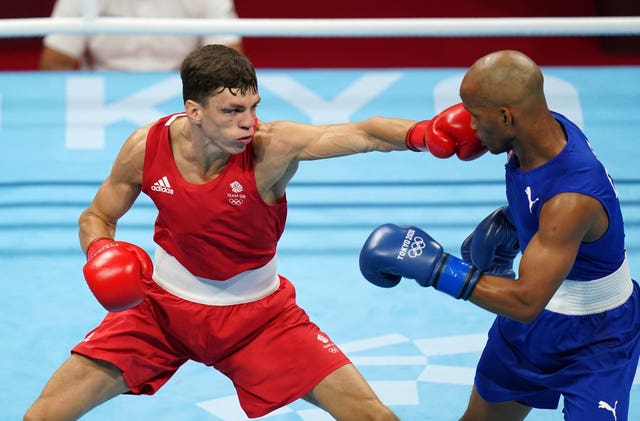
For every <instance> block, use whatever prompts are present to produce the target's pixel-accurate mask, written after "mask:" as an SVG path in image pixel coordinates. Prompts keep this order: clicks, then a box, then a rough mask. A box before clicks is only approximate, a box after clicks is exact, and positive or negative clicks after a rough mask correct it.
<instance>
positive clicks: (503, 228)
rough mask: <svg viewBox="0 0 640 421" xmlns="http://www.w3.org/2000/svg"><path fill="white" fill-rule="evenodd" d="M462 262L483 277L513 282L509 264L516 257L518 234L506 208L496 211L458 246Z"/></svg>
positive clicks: (511, 269)
mask: <svg viewBox="0 0 640 421" xmlns="http://www.w3.org/2000/svg"><path fill="white" fill-rule="evenodd" d="M460 250H461V252H462V258H463V259H464V260H466V261H467V262H470V263H471V264H473V265H474V266H476V267H478V268H479V269H480V270H482V271H484V272H485V273H489V274H492V275H497V276H503V277H505V278H515V277H516V273H515V272H514V270H513V260H514V259H515V258H516V256H517V255H518V251H519V250H520V247H519V245H518V233H517V231H516V227H515V226H514V225H513V222H512V217H511V212H510V211H509V207H508V206H503V207H501V208H498V209H496V210H495V211H493V212H492V213H491V214H489V215H488V216H487V217H486V218H484V219H483V220H482V222H480V223H479V224H478V226H477V227H476V229H475V230H473V232H472V233H471V234H470V235H469V236H468V237H467V238H466V239H465V240H464V241H463V242H462V246H461V247H460Z"/></svg>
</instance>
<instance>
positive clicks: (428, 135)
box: [405, 103, 487, 161]
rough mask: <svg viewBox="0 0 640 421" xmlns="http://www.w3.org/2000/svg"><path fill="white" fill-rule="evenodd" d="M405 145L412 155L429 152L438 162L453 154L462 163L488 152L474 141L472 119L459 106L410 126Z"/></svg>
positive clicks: (460, 104) (475, 139) (476, 140)
mask: <svg viewBox="0 0 640 421" xmlns="http://www.w3.org/2000/svg"><path fill="white" fill-rule="evenodd" d="M405 143H406V145H407V148H409V149H411V150H412V151H416V152H418V151H428V152H431V154H432V155H433V156H435V157H437V158H449V157H450V156H452V155H453V154H454V153H455V154H456V155H457V156H458V158H460V159H461V160H463V161H471V160H474V159H476V158H478V157H480V156H481V155H483V154H484V153H485V152H486V151H487V148H485V147H484V146H483V145H482V143H480V141H479V140H478V138H476V133H475V131H474V130H473V129H472V128H471V115H470V114H469V112H468V111H467V110H466V109H465V108H464V107H463V105H462V103H459V104H456V105H452V106H451V107H449V108H447V109H445V110H443V111H442V112H441V113H440V114H438V115H436V116H435V117H433V119H431V120H424V121H419V122H417V123H416V124H414V125H413V126H411V128H410V129H409V131H408V132H407V137H406V138H405Z"/></svg>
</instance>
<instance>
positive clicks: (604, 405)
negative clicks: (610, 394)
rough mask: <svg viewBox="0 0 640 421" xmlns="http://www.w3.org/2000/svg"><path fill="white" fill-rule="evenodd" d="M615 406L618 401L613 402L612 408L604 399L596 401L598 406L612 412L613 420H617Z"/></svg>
mask: <svg viewBox="0 0 640 421" xmlns="http://www.w3.org/2000/svg"><path fill="white" fill-rule="evenodd" d="M617 406H618V401H616V403H614V404H613V408H612V407H611V405H609V404H608V403H606V402H605V401H600V402H598V408H600V409H605V410H607V411H609V412H611V413H612V414H613V419H614V421H618V416H617V415H616V407H617Z"/></svg>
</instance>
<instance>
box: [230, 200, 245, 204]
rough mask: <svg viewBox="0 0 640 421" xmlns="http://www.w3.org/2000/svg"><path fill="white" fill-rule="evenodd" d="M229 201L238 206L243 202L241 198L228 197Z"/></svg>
mask: <svg viewBox="0 0 640 421" xmlns="http://www.w3.org/2000/svg"><path fill="white" fill-rule="evenodd" d="M229 203H231V204H232V205H233V206H240V205H242V204H243V203H244V200H242V199H229Z"/></svg>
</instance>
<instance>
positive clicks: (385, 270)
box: [360, 224, 481, 300]
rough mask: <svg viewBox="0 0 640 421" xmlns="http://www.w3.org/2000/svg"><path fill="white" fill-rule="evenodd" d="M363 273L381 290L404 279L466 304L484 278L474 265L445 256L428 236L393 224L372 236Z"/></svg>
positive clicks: (364, 253)
mask: <svg viewBox="0 0 640 421" xmlns="http://www.w3.org/2000/svg"><path fill="white" fill-rule="evenodd" d="M360 272H362V275H363V276H364V277H365V278H366V279H367V280H368V281H369V282H371V283H372V284H374V285H377V286H379V287H383V288H390V287H394V286H396V285H398V283H399V282H400V280H401V279H402V278H403V277H404V278H410V279H415V280H416V281H417V282H418V284H420V285H421V286H423V287H429V286H432V287H434V288H435V289H437V290H439V291H442V292H444V293H447V294H449V295H451V296H452V297H454V298H462V299H465V300H466V299H468V298H469V295H471V291H473V288H474V287H475V285H476V284H477V283H478V279H479V278H480V275H481V272H480V271H479V270H477V268H476V267H474V266H473V265H471V264H470V263H468V262H465V261H464V260H462V259H459V258H457V257H454V256H451V255H450V254H448V253H444V252H443V250H442V246H441V245H440V244H439V243H438V242H436V241H435V240H434V239H433V238H431V237H430V236H429V234H427V233H426V232H424V231H422V230H420V229H419V228H416V227H399V226H397V225H393V224H385V225H381V226H380V227H378V228H376V229H375V230H374V231H373V232H372V233H371V235H369V238H367V241H366V242H365V243H364V246H363V247H362V251H360Z"/></svg>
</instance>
